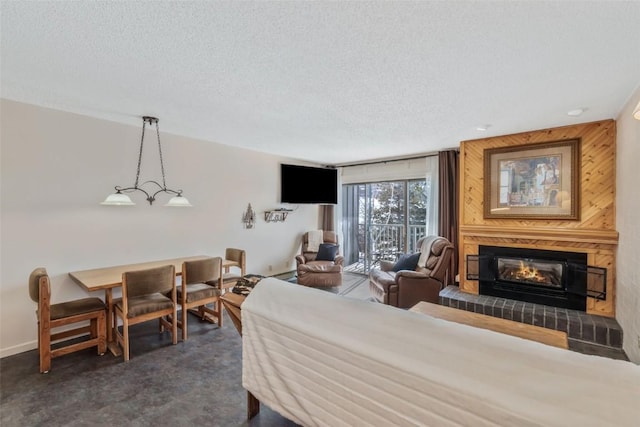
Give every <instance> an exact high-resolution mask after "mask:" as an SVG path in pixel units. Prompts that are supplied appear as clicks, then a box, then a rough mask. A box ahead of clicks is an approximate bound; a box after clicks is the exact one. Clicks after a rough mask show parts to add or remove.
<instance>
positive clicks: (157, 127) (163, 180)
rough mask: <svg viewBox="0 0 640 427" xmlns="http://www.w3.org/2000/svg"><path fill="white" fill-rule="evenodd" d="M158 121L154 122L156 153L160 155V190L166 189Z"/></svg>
mask: <svg viewBox="0 0 640 427" xmlns="http://www.w3.org/2000/svg"><path fill="white" fill-rule="evenodd" d="M158 121H159V120H156V134H157V135H158V152H159V153H160V169H161V170H162V188H167V183H166V182H165V178H164V161H163V160H162V145H161V144H160V125H159V124H158Z"/></svg>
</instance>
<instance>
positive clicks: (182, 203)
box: [165, 196, 193, 208]
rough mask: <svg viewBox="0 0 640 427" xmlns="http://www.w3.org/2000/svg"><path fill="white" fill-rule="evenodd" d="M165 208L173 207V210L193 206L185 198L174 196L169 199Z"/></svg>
mask: <svg viewBox="0 0 640 427" xmlns="http://www.w3.org/2000/svg"><path fill="white" fill-rule="evenodd" d="M165 206H170V207H175V208H190V207H192V206H193V205H192V204H191V203H189V200H187V198H186V197H182V196H175V197H172V198H170V199H169V201H168V202H167V204H166V205H165Z"/></svg>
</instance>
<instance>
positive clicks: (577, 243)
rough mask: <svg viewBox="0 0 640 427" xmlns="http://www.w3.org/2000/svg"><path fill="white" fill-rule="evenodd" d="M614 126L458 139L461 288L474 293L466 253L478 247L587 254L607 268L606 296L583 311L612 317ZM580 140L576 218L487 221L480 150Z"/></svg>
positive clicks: (594, 124)
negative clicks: (578, 199) (535, 249)
mask: <svg viewBox="0 0 640 427" xmlns="http://www.w3.org/2000/svg"><path fill="white" fill-rule="evenodd" d="M615 137H616V124H615V121H614V120H603V121H599V122H592V123H584V124H579V125H573V126H564V127H559V128H552V129H544V130H537V131H531V132H524V133H518V134H512V135H504V136H497V137H492V138H484V139H476V140H470V141H462V142H461V143H460V171H461V173H460V178H461V179H460V194H461V195H462V197H461V199H460V248H459V254H460V265H461V267H460V276H459V278H460V289H461V290H463V291H466V292H470V293H475V294H477V293H478V282H477V281H468V280H466V256H467V255H469V254H477V253H478V246H479V245H493V246H512V247H529V248H538V249H549V250H566V251H572V252H584V253H587V254H588V255H587V258H588V262H589V265H594V266H598V267H606V268H607V299H606V300H604V301H600V300H598V301H596V300H595V299H592V298H588V299H587V312H589V313H593V314H600V315H605V316H610V317H614V316H615V265H616V260H615V255H616V247H617V244H618V232H617V231H616V230H615V193H616V185H615V178H616V173H615V164H616V146H615ZM575 138H580V140H581V159H580V165H581V174H580V175H581V176H580V182H581V185H580V219H579V220H577V221H576V220H543V219H526V220H522V219H502V218H501V219H485V218H484V211H483V201H484V176H483V175H484V155H483V153H484V150H485V149H487V148H496V147H505V146H515V145H525V144H534V143H539V142H551V141H560V140H566V139H575Z"/></svg>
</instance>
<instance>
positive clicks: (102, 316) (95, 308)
mask: <svg viewBox="0 0 640 427" xmlns="http://www.w3.org/2000/svg"><path fill="white" fill-rule="evenodd" d="M29 296H30V297H31V299H32V300H33V301H35V302H36V303H38V309H37V310H36V317H37V319H38V353H39V355H40V372H41V373H47V372H49V370H50V369H51V359H52V358H54V357H58V356H63V355H65V354H69V353H73V352H76V351H79V350H84V349H85V348H90V347H97V348H98V354H99V355H103V354H104V353H105V351H106V350H107V334H106V331H107V325H106V323H107V321H106V313H107V312H106V306H105V304H104V302H102V300H101V299H100V298H83V299H78V300H73V301H67V302H61V303H57V304H51V281H50V279H49V275H48V274H47V270H46V269H45V268H42V267H39V268H36V269H35V270H33V271H32V272H31V275H30V276H29ZM86 321H89V324H88V325H85V326H78V327H75V328H73V329H66V330H64V331H61V332H56V333H53V329H54V328H59V327H62V326H68V325H71V324H77V323H81V322H86ZM87 333H88V334H89V339H88V340H84V341H80V342H77V341H76V340H74V341H73V342H71V343H64V345H62V344H61V345H56V347H55V348H53V347H52V345H51V344H52V342H54V341H59V340H61V339H63V338H69V337H76V336H79V335H86V334H87Z"/></svg>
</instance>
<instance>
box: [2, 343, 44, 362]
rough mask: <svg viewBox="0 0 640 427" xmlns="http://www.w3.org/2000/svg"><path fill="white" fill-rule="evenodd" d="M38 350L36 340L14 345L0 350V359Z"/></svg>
mask: <svg viewBox="0 0 640 427" xmlns="http://www.w3.org/2000/svg"><path fill="white" fill-rule="evenodd" d="M37 348H38V340H34V341H29V342H26V343H23V344H18V345H14V346H13V347H9V348H3V349H0V359H2V358H5V357H8V356H13V355H14V354H19V353H24V352H25V351H30V350H36V349H37Z"/></svg>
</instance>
